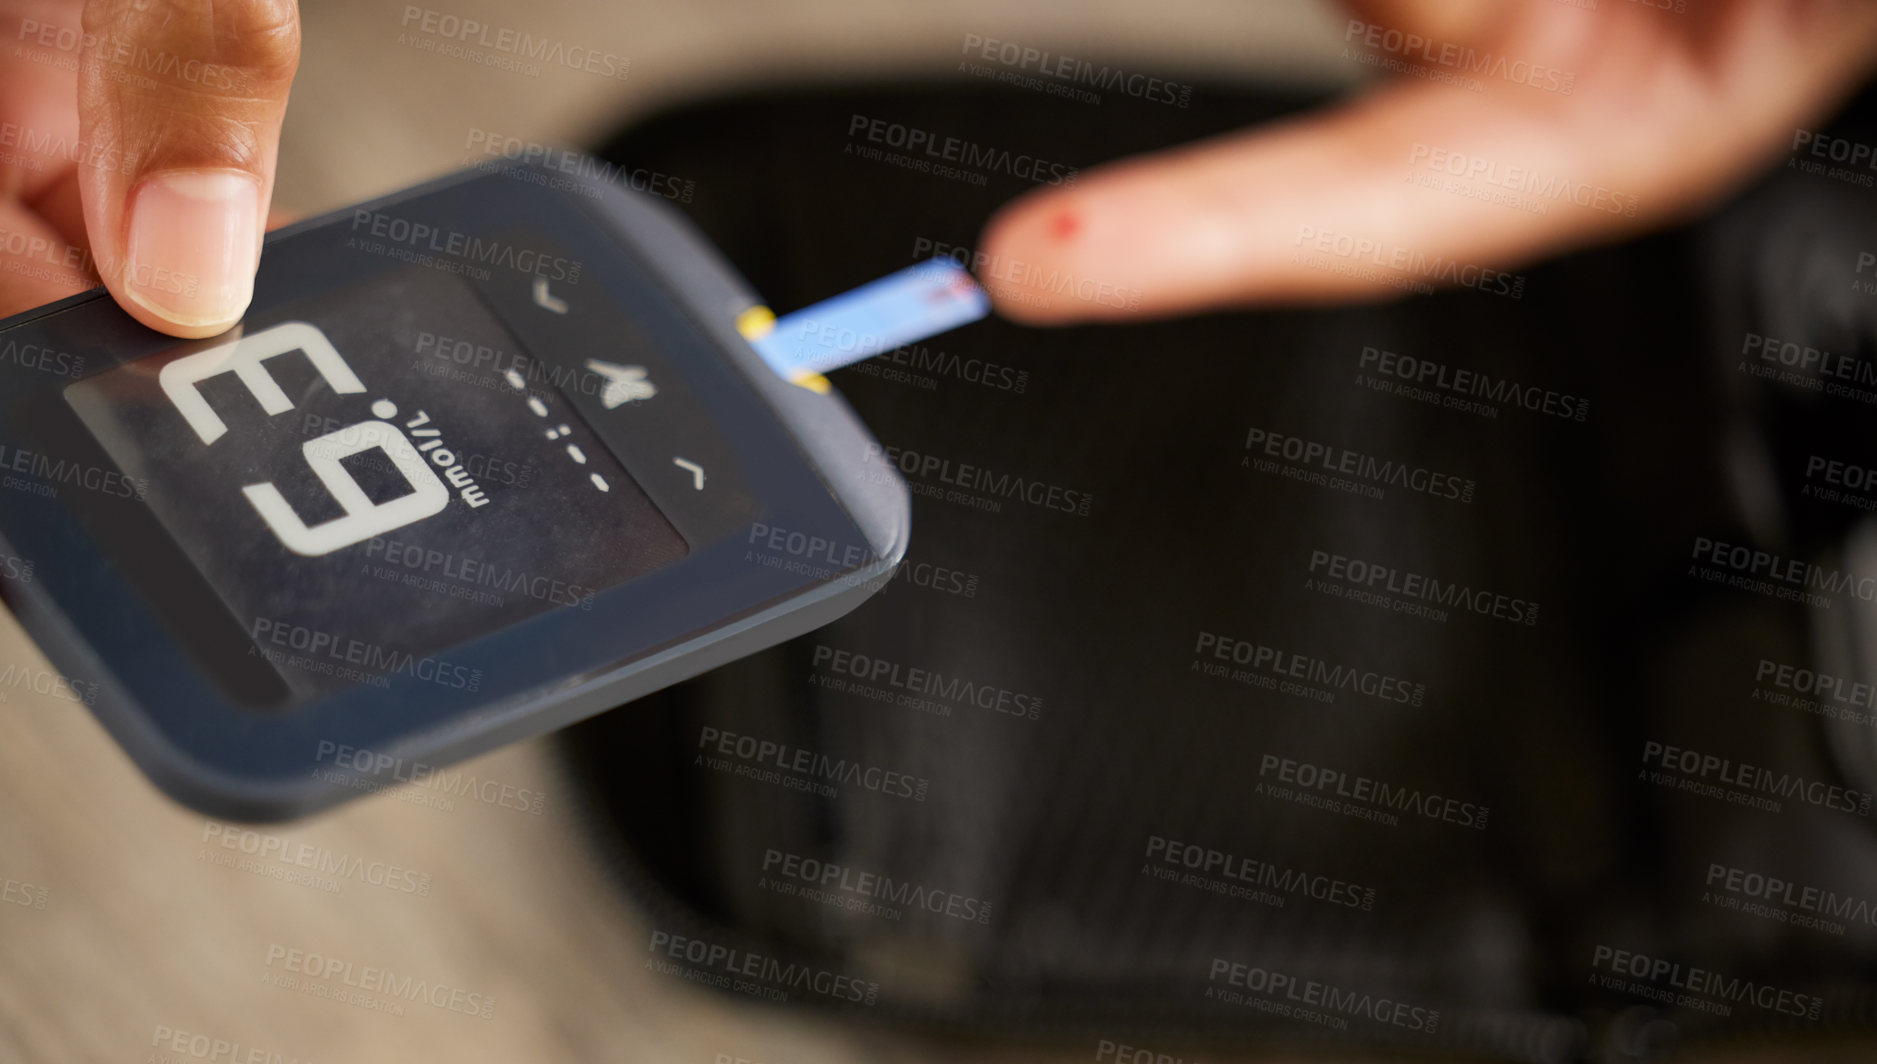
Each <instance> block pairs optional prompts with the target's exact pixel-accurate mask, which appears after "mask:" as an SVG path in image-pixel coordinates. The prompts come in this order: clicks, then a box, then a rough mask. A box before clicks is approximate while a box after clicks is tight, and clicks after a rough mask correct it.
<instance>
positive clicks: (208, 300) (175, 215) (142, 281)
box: [123, 170, 261, 327]
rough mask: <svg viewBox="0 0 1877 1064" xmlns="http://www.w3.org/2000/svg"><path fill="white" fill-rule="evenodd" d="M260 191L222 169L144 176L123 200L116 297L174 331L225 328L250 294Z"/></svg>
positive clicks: (252, 182) (244, 178)
mask: <svg viewBox="0 0 1877 1064" xmlns="http://www.w3.org/2000/svg"><path fill="white" fill-rule="evenodd" d="M260 210H261V186H260V184H259V183H258V182H256V181H255V180H254V178H252V177H249V176H248V175H246V174H242V173H236V172H234V171H230V170H210V171H190V170H166V171H161V172H158V173H154V174H151V175H150V176H148V177H146V178H144V179H143V182H142V183H141V184H139V185H138V186H137V191H136V192H135V193H133V194H132V196H131V200H130V246H129V247H128V248H126V249H125V265H124V278H123V281H124V291H125V292H126V293H127V294H128V295H129V296H130V298H132V299H134V300H136V301H137V302H138V303H139V304H142V305H143V306H144V307H145V308H147V309H148V310H150V311H151V312H152V313H154V314H156V315H158V316H159V317H162V318H164V319H165V320H167V321H171V322H174V323H176V324H177V325H187V326H191V327H201V326H204V325H219V324H223V323H227V324H233V323H234V321H235V320H236V319H237V318H239V317H241V315H242V313H243V312H244V311H246V310H247V309H248V300H249V299H251V298H252V297H253V295H254V269H255V267H256V265H258V264H259V260H260V243H259V240H258V228H257V227H258V226H259V225H260Z"/></svg>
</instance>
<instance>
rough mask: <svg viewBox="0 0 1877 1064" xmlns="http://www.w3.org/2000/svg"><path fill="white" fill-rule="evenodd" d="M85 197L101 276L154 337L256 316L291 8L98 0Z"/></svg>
mask: <svg viewBox="0 0 1877 1064" xmlns="http://www.w3.org/2000/svg"><path fill="white" fill-rule="evenodd" d="M84 29H85V36H84V43H83V51H82V55H81V59H80V64H79V82H78V121H79V135H80V137H81V139H82V140H83V141H84V142H85V143H87V144H90V145H92V147H93V151H92V155H93V157H94V158H95V159H99V160H102V161H101V162H99V163H96V164H93V165H84V164H81V165H80V167H79V173H78V182H79V196H80V200H81V202H82V203H83V206H84V217H85V232H86V235H87V237H88V239H89V240H90V242H91V252H92V258H93V261H94V263H95V264H96V266H97V269H98V274H99V276H100V277H102V278H103V279H104V284H105V287H106V288H108V289H109V290H110V292H111V295H112V296H114V297H116V299H117V301H118V303H119V304H120V305H122V306H123V308H124V309H125V310H126V311H128V312H129V313H130V314H131V315H132V316H133V317H135V318H136V319H137V320H138V321H141V322H143V323H144V324H145V325H148V326H150V327H151V328H153V329H160V330H162V331H163V332H166V333H170V334H172V335H175V336H182V337H190V338H194V337H202V336H213V335H215V334H216V333H219V332H221V331H223V330H224V329H227V328H228V327H229V326H231V325H233V324H234V323H235V322H236V321H238V320H240V318H241V315H242V314H243V313H244V312H245V311H246V310H247V307H248V301H249V299H250V298H252V296H253V294H254V271H255V268H256V267H257V266H258V264H259V262H260V254H261V234H262V231H263V228H264V223H265V221H266V218H267V211H268V204H269V202H270V201H271V199H272V197H273V191H274V159H275V155H276V153H277V151H278V149H279V146H280V123H281V119H282V118H283V117H284V116H285V114H286V109H287V91H288V89H289V88H290V87H291V85H292V82H293V74H294V70H295V69H296V68H297V67H298V65H299V59H300V21H299V13H298V11H297V10H296V7H295V3H294V0H89V2H88V3H87V4H86V6H85V16H84Z"/></svg>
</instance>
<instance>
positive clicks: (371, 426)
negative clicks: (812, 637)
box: [65, 266, 687, 694]
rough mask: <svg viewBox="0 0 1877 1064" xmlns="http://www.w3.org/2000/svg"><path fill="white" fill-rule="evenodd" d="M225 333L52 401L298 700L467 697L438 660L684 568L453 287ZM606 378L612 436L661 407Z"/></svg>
mask: <svg viewBox="0 0 1877 1064" xmlns="http://www.w3.org/2000/svg"><path fill="white" fill-rule="evenodd" d="M243 329H244V332H243V333H242V334H240V335H237V334H234V333H230V334H228V335H224V336H221V337H216V338H214V339H211V340H204V341H195V342H190V343H183V344H179V345H178V346H177V347H175V348H173V349H171V350H168V351H165V352H162V353H160V354H157V355H154V356H151V357H148V358H144V359H140V360H138V361H136V362H134V363H131V364H129V365H125V366H122V367H119V368H117V369H114V370H110V371H108V372H105V373H102V374H99V375H96V376H93V377H90V378H87V379H84V380H81V381H78V382H76V383H74V384H72V385H70V386H68V387H67V388H66V389H65V396H66V399H67V401H68V402H69V403H70V405H71V407H72V409H73V410H74V411H75V412H76V413H77V415H78V417H79V419H80V420H81V421H82V422H83V424H84V425H85V427H86V429H87V430H89V432H90V434H91V435H92V436H93V437H95V438H96V440H97V441H98V443H99V444H100V445H101V446H102V447H103V448H104V450H105V451H106V453H108V454H109V455H110V457H111V458H112V460H113V461H114V462H115V463H116V464H117V465H118V467H119V468H120V469H121V470H122V471H123V472H124V474H125V475H126V476H128V477H130V478H132V479H133V480H140V481H141V482H142V483H143V484H144V486H145V488H144V491H145V496H146V500H145V501H146V502H147V504H148V505H149V507H150V510H151V511H152V512H153V513H154V514H155V515H156V517H157V519H158V520H159V521H160V522H161V523H162V525H163V526H164V528H165V529H167V530H168V532H169V533H170V535H171V536H172V537H174V539H175V540H176V542H177V543H178V544H179V545H180V546H181V548H182V549H183V550H184V552H185V553H186V554H187V555H188V557H189V558H190V559H191V560H192V561H193V562H194V564H195V565H196V567H197V568H198V569H199V570H200V572H201V575H202V576H203V578H204V579H205V580H206V581H207V583H208V585H209V586H210V587H211V588H212V589H213V590H214V592H215V593H216V594H217V595H218V596H219V597H220V598H221V600H222V601H223V602H224V603H226V604H227V606H228V607H229V609H230V610H232V611H233V613H234V615H235V616H236V618H237V619H238V620H239V621H240V623H241V624H242V626H243V628H244V629H245V630H246V632H247V633H248V635H249V636H250V638H251V639H252V640H253V643H254V652H255V653H258V654H260V655H262V656H264V657H266V658H267V660H269V661H270V662H272V663H273V665H274V667H275V668H276V669H277V670H278V671H279V673H280V675H281V677H282V679H283V680H285V681H286V683H287V684H288V685H289V687H291V688H293V689H295V690H296V691H299V692H301V693H303V694H305V693H315V692H321V691H327V690H331V689H333V688H336V687H341V686H345V685H348V684H354V683H361V682H365V683H372V682H377V683H380V684H382V682H383V680H382V678H383V677H386V676H390V675H395V674H401V673H408V674H412V675H418V676H421V677H422V678H424V679H426V680H435V681H437V682H443V683H446V684H454V683H455V681H456V680H458V679H460V680H461V681H462V683H463V684H468V683H470V682H472V681H471V678H470V677H469V675H468V673H467V671H464V672H463V673H462V675H461V676H458V675H457V673H455V672H448V673H446V672H445V670H461V666H460V665H459V664H456V663H452V662H450V661H449V660H448V659H447V655H443V656H439V652H442V651H445V650H447V648H449V647H451V646H454V645H456V644H459V643H462V642H465V641H467V640H470V639H473V638H475V637H477V636H480V635H483V634H486V633H488V632H490V631H493V630H496V629H499V628H502V627H506V626H508V625H512V624H515V623H517V622H520V621H523V620H526V619H527V618H529V617H533V616H535V615H538V614H541V613H544V612H546V611H549V610H555V609H570V610H579V609H582V608H590V605H591V599H590V596H591V595H593V594H594V593H596V592H599V591H603V590H605V589H607V588H610V587H613V586H615V585H617V584H620V583H622V582H624V581H627V580H630V579H632V578H634V577H636V576H639V575H642V574H644V573H647V572H650V571H652V570H655V569H658V568H660V567H663V566H666V565H670V564H672V563H673V562H675V561H677V560H679V559H680V558H682V557H684V555H685V553H686V550H687V547H686V544H685V541H684V539H683V537H682V536H681V535H680V534H679V533H678V531H677V529H675V528H674V527H673V526H672V524H671V522H670V521H669V520H667V518H666V516H665V515H664V514H662V513H661V512H660V511H659V510H658V508H657V507H656V506H655V505H654V504H653V503H652V501H651V500H650V499H649V498H647V496H646V494H645V493H644V491H642V490H641V489H640V487H639V485H638V483H637V482H635V481H634V480H633V478H632V477H631V476H630V475H629V474H628V473H627V471H626V470H625V468H624V467H622V466H621V465H620V463H619V461H618V460H617V459H616V458H615V457H614V456H613V454H612V453H610V452H609V451H608V449H607V448H606V447H605V446H604V445H603V444H602V443H601V442H600V441H599V440H598V439H597V438H596V437H595V436H594V434H593V432H592V430H591V428H590V427H589V426H588V425H587V424H585V423H584V422H583V421H582V420H581V419H580V417H579V416H578V414H576V412H575V411H574V410H573V408H572V407H571V406H570V405H569V403H568V402H567V400H566V398H565V396H563V395H562V394H561V391H560V388H561V387H562V386H565V385H567V383H568V381H566V380H564V379H563V378H564V377H566V376H567V375H568V370H567V368H566V367H564V366H560V365H556V364H552V363H550V362H546V361H542V360H539V359H537V358H535V357H533V356H532V355H531V354H530V353H528V352H526V351H523V350H522V349H521V345H520V343H519V341H517V340H516V339H515V337H514V335H513V334H512V333H510V332H509V331H508V329H507V328H506V327H505V326H504V325H503V324H502V322H501V321H500V319H499V318H498V317H497V316H496V315H495V313H494V312H493V311H492V310H491V309H490V308H489V307H488V306H487V305H486V304H485V303H484V302H483V300H482V298H481V297H480V296H479V295H478V294H477V293H476V292H475V291H474V290H473V289H471V288H470V287H469V286H468V285H467V284H466V283H465V282H464V281H462V280H461V279H460V278H458V277H456V276H455V275H453V274H450V273H446V272H441V271H436V270H431V269H425V268H421V267H416V266H412V267H410V268H407V269H404V270H400V271H397V272H394V273H391V274H389V275H386V276H383V277H381V278H378V279H375V280H374V281H372V282H371V283H370V284H369V285H364V286H360V287H357V288H354V289H352V290H349V291H339V292H331V293H327V294H325V295H322V296H321V297H319V298H317V299H314V300H309V301H307V302H304V303H301V304H298V305H294V306H289V307H286V308H283V309H282V310H280V311H279V312H277V313H273V314H269V315H268V316H267V317H266V318H264V319H261V320H260V321H252V320H251V321H249V322H248V323H245V324H244V326H243ZM628 361H629V357H627V356H626V355H624V354H622V355H621V362H622V363H625V362H628ZM609 369H610V372H611V373H612V374H613V375H612V376H611V377H610V378H608V382H607V383H608V384H609V385H610V386H611V387H613V388H614V389H615V391H616V392H617V393H618V394H619V396H620V399H621V407H622V408H621V409H619V410H617V411H614V412H615V413H617V414H618V415H619V416H621V417H631V416H633V415H634V410H633V404H634V403H635V402H644V403H647V404H649V403H651V402H655V401H656V400H655V396H656V392H657V387H658V383H659V382H657V381H654V380H651V379H649V378H646V377H645V376H644V374H643V370H642V369H641V368H640V367H634V366H630V365H611V366H610V367H609ZM635 371H636V372H635ZM426 672H428V673H430V674H431V675H425V673H426Z"/></svg>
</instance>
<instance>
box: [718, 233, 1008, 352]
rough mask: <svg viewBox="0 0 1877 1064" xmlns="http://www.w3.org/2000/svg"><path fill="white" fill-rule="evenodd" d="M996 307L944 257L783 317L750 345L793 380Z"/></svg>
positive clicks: (938, 330)
mask: <svg viewBox="0 0 1877 1064" xmlns="http://www.w3.org/2000/svg"><path fill="white" fill-rule="evenodd" d="M990 310H991V300H990V297H989V296H987V295H985V294H984V289H982V288H979V287H978V283H977V282H976V281H974V280H972V278H971V274H970V273H969V272H968V271H966V270H965V268H964V267H963V266H960V265H959V264H958V262H957V261H956V260H954V259H950V258H947V257H945V256H942V255H941V256H939V257H938V258H935V259H932V260H931V261H929V262H922V263H920V264H919V265H917V266H909V267H907V268H906V269H903V270H900V271H899V272H898V273H891V274H888V275H886V276H885V277H882V278H880V279H879V280H877V281H869V282H867V283H866V284H863V285H861V286H860V287H859V288H855V289H852V290H850V291H847V292H843V293H841V294H840V295H838V296H835V297H834V298H832V299H824V300H822V301H821V302H819V303H816V304H814V305H813V306H809V307H804V308H802V309H801V310H798V311H796V312H794V313H793V314H788V315H785V316H783V317H781V318H778V319H776V322H775V326H774V328H772V329H770V330H768V331H767V332H766V333H764V334H762V335H760V336H756V337H752V338H751V339H750V344H751V346H753V347H755V348H756V353H757V354H759V355H761V356H762V357H763V361H765V362H767V363H769V368H771V369H773V370H775V371H776V373H778V374H780V375H781V376H782V378H783V379H784V380H791V381H793V380H799V379H801V378H803V377H807V376H810V375H812V374H817V373H826V372H828V371H829V370H834V369H839V368H841V367H842V366H848V365H852V364H853V363H855V362H859V361H861V360H863V359H867V358H871V357H873V356H874V355H877V354H880V353H881V352H884V351H891V350H893V349H894V348H896V347H904V346H905V345H907V344H910V343H916V342H918V341H920V340H924V339H926V338H927V337H930V336H937V335H938V334H939V333H942V332H946V331H947V330H950V329H956V328H957V327H958V326H960V325H968V324H970V323H971V322H974V321H977V320H978V319H979V318H982V317H984V315H986V314H988V313H990Z"/></svg>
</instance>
